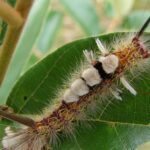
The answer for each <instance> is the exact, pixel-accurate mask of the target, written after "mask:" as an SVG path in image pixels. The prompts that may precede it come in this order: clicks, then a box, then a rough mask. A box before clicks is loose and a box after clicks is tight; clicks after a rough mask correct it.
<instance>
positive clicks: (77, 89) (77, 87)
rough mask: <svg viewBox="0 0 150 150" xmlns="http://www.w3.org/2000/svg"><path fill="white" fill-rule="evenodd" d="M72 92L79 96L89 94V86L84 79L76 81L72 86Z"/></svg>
mask: <svg viewBox="0 0 150 150" xmlns="http://www.w3.org/2000/svg"><path fill="white" fill-rule="evenodd" d="M71 90H72V91H73V92H74V93H75V94H76V95H79V96H83V95H85V94H87V93H88V92H89V88H88V86H87V85H86V84H85V82H84V81H83V80H82V79H77V80H75V81H74V82H73V83H72V85H71Z"/></svg>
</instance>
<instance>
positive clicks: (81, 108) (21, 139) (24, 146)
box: [0, 17, 150, 150]
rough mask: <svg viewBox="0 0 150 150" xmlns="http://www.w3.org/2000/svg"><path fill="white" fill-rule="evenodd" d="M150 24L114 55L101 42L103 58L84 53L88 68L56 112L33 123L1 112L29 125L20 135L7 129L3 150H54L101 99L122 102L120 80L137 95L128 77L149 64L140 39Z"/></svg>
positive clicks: (61, 98)
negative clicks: (106, 96) (61, 136)
mask: <svg viewBox="0 0 150 150" xmlns="http://www.w3.org/2000/svg"><path fill="white" fill-rule="evenodd" d="M149 23H150V17H149V18H148V19H147V21H146V22H145V23H144V25H143V26H142V28H141V29H140V30H139V31H138V32H137V33H135V35H134V36H133V37H132V38H131V39H130V40H129V41H127V42H124V43H119V44H118V48H117V49H115V50H114V51H109V50H108V49H107V48H105V46H104V45H103V43H102V42H101V41H100V39H98V38H96V40H95V42H96V44H97V47H98V49H99V51H100V55H98V56H97V57H94V53H93V51H92V50H91V51H88V50H84V51H83V54H84V56H85V58H86V60H87V62H88V64H89V65H88V67H87V68H85V69H84V70H83V71H82V72H81V76H80V77H79V78H77V79H75V80H74V81H73V82H72V83H71V84H70V87H69V88H68V89H65V92H64V93H63V94H62V95H61V96H60V97H59V98H58V99H59V101H58V103H57V104H56V106H55V107H54V108H55V109H53V110H49V109H47V110H46V111H44V112H43V115H42V116H41V118H40V119H38V120H33V119H30V118H28V117H23V116H19V115H16V114H12V113H9V112H6V111H4V110H3V109H0V116H2V117H4V118H7V119H10V120H13V121H16V122H19V123H21V124H23V125H26V127H25V128H21V129H20V130H18V131H16V132H15V131H13V130H12V129H11V128H10V127H7V128H6V129H5V134H6V136H4V137H3V140H2V145H3V148H4V149H5V150H47V149H50V150H51V149H53V145H54V144H55V142H56V141H57V136H58V134H62V133H70V134H71V132H72V130H73V126H74V124H75V122H77V121H80V118H82V117H84V116H86V112H87V110H88V108H89V107H91V105H92V104H93V103H98V102H97V101H98V100H97V99H96V97H97V96H101V95H102V94H104V93H107V92H109V93H111V94H112V95H113V96H114V97H115V98H116V99H118V100H122V97H121V92H122V91H121V90H120V89H119V88H118V87H115V88H114V86H113V85H114V84H115V82H117V81H118V80H120V82H121V83H122V85H123V86H124V87H125V88H126V89H127V90H128V91H129V92H130V93H131V94H133V95H136V94H137V92H136V90H135V89H134V88H133V87H132V86H131V85H130V83H129V82H128V80H127V78H126V76H125V75H126V72H127V71H129V70H130V69H132V68H138V64H141V63H145V62H148V61H149V58H150V53H149V51H148V49H147V47H146V46H145V45H144V42H143V41H142V40H141V39H140V37H141V36H142V34H143V33H144V30H145V29H146V27H147V26H148V24H149ZM147 60H148V61H147ZM49 143H50V144H49ZM49 145H50V146H49Z"/></svg>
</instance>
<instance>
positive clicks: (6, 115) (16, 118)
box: [0, 110, 35, 128]
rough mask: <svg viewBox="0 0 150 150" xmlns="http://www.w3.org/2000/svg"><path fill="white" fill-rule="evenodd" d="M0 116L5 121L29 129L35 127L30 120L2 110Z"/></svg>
mask: <svg viewBox="0 0 150 150" xmlns="http://www.w3.org/2000/svg"><path fill="white" fill-rule="evenodd" d="M0 116H2V117H4V118H6V119H9V120H12V121H16V122H19V123H21V124H23V125H26V126H29V127H31V128H32V127H34V125H35V121H34V120H32V119H31V118H28V117H24V116H20V115H16V114H12V113H9V112H5V111H3V110H0Z"/></svg>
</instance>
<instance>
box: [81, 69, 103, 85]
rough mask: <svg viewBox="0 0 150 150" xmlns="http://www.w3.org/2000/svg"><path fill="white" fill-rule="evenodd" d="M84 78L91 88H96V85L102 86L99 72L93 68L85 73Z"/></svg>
mask: <svg viewBox="0 0 150 150" xmlns="http://www.w3.org/2000/svg"><path fill="white" fill-rule="evenodd" d="M82 78H84V79H85V81H86V83H87V84H88V85H89V86H94V85H96V84H100V82H101V80H102V79H101V77H100V75H99V73H98V71H97V69H95V68H93V67H91V68H88V69H86V70H84V71H83V73H82Z"/></svg>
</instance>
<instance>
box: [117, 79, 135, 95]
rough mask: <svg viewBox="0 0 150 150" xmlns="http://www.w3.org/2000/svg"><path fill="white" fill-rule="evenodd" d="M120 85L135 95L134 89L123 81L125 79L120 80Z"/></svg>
mask: <svg viewBox="0 0 150 150" xmlns="http://www.w3.org/2000/svg"><path fill="white" fill-rule="evenodd" d="M120 81H121V83H122V84H123V85H124V87H125V88H126V89H128V90H129V91H130V92H131V93H132V94H133V95H136V94H137V92H136V91H135V89H134V88H133V87H132V86H131V85H130V84H129V82H128V81H127V80H126V79H125V77H121V78H120Z"/></svg>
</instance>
